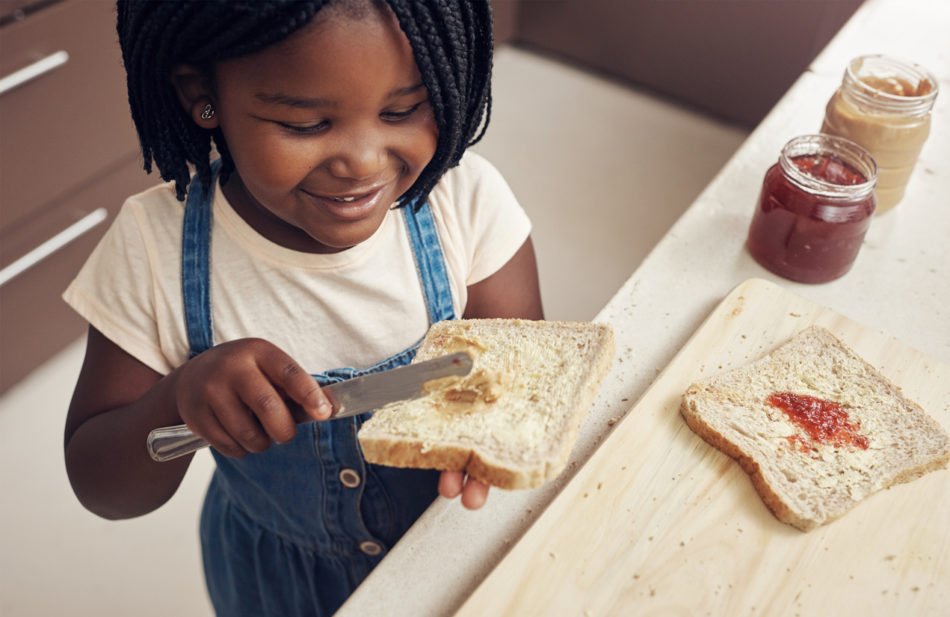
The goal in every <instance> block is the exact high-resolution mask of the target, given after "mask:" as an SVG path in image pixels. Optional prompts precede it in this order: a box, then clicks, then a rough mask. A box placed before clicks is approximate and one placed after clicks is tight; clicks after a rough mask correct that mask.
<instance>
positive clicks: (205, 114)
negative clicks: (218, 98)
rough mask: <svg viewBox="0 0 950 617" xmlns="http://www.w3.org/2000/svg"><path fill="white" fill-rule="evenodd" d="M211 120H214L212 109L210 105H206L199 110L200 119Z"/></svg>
mask: <svg viewBox="0 0 950 617" xmlns="http://www.w3.org/2000/svg"><path fill="white" fill-rule="evenodd" d="M212 118H214V107H213V106H212V105H211V103H207V104H206V105H205V106H204V109H202V110H201V119H202V120H210V119H212Z"/></svg>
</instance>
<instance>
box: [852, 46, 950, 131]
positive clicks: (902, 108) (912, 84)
mask: <svg viewBox="0 0 950 617" xmlns="http://www.w3.org/2000/svg"><path fill="white" fill-rule="evenodd" d="M842 85H843V86H844V90H845V91H846V92H847V93H848V94H850V95H851V96H852V97H853V98H854V99H856V100H857V101H858V102H859V103H861V104H862V105H865V106H867V107H872V108H874V109H877V110H880V111H886V112H892V113H900V114H909V115H913V116H922V115H925V114H927V113H928V112H930V110H931V108H932V107H933V105H934V100H935V99H936V98H937V91H938V89H939V88H938V85H937V78H936V77H934V75H933V73H931V72H930V71H928V70H927V69H926V68H924V67H922V66H921V65H919V64H916V63H914V62H910V61H908V60H903V59H901V58H895V57H892V56H884V55H881V54H874V55H867V56H859V57H857V58H855V59H853V60H851V62H850V63H848V67H847V68H846V69H845V72H844V78H843V79H842Z"/></svg>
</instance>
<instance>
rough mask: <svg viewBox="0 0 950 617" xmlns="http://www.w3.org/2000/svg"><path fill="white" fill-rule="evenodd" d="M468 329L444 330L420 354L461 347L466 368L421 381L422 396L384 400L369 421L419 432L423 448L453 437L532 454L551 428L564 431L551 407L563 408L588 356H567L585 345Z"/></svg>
mask: <svg viewBox="0 0 950 617" xmlns="http://www.w3.org/2000/svg"><path fill="white" fill-rule="evenodd" d="M466 334H467V333H461V332H459V333H456V332H446V333H444V334H442V335H441V336H439V337H438V338H437V339H436V340H434V341H433V345H432V346H430V347H428V348H427V350H426V353H422V352H420V354H419V358H420V359H425V358H428V357H433V356H436V355H442V354H448V353H454V352H457V351H466V352H468V353H469V355H471V356H472V359H473V361H474V366H473V368H472V372H471V373H469V374H468V375H466V376H464V377H443V378H439V379H433V380H431V381H429V382H427V383H426V384H425V386H423V388H424V390H426V392H427V394H426V395H425V396H423V397H422V398H419V399H415V400H412V401H406V402H403V403H394V404H392V405H387V406H386V407H383V408H382V409H379V410H377V411H376V413H375V415H374V418H373V422H374V423H375V425H376V426H377V427H380V426H385V429H386V430H387V431H389V432H390V433H392V434H394V435H406V436H412V437H415V438H417V439H420V440H421V441H422V442H423V444H424V445H423V448H422V452H426V451H427V450H428V449H429V447H430V444H433V443H438V442H446V441H450V440H451V441H466V440H472V441H484V440H488V441H494V440H497V441H498V442H499V444H502V443H504V444H507V445H506V446H499V447H509V448H513V449H514V450H516V451H517V452H518V454H517V456H519V457H524V458H526V459H527V458H529V457H531V456H537V454H535V453H534V452H535V451H536V450H537V449H538V448H544V447H546V444H547V443H548V442H549V440H548V439H547V436H548V435H550V434H552V433H559V432H561V431H563V430H564V427H563V425H562V424H561V422H562V420H563V418H562V416H561V414H560V413H559V412H555V410H562V409H565V408H567V407H568V400H569V399H570V397H571V392H572V389H571V387H570V384H571V383H574V382H576V381H577V380H578V379H579V378H580V375H581V373H583V371H585V370H586V363H583V362H577V361H576V360H573V359H572V356H576V355H578V354H579V355H581V356H583V355H584V353H585V352H586V351H587V348H586V346H585V345H584V344H578V343H576V342H571V341H570V340H562V339H560V338H558V337H556V336H553V337H550V338H548V337H536V338H535V337H532V338H530V339H527V338H526V339H525V340H524V341H511V340H506V341H503V342H502V341H497V342H494V344H493V343H492V342H489V341H484V340H480V339H479V337H474V336H470V335H466ZM572 360H573V361H572ZM542 401H543V403H542Z"/></svg>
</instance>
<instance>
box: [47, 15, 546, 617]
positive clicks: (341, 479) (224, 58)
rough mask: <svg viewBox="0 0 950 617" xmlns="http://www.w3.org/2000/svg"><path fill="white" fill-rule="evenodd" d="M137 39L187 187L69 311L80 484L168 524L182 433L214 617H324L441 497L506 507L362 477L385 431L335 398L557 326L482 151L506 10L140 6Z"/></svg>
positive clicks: (97, 273)
mask: <svg viewBox="0 0 950 617" xmlns="http://www.w3.org/2000/svg"><path fill="white" fill-rule="evenodd" d="M118 32H119V40H120V43H121V46H122V52H123V59H124V62H125V67H126V70H127V73H128V85H129V101H130V104H131V109H132V116H133V119H134V121H135V124H136V127H137V129H138V132H139V136H140V139H141V143H142V150H143V154H144V157H145V168H146V170H150V168H151V163H152V161H154V162H155V164H156V166H157V167H158V169H159V170H160V171H161V175H162V178H163V179H165V180H167V181H169V182H168V183H166V184H162V185H159V186H156V187H154V188H152V189H150V190H148V191H145V192H144V193H141V194H139V195H135V196H133V197H131V198H130V199H129V200H128V201H127V202H126V204H125V205H124V206H123V208H122V210H121V212H120V214H119V215H118V217H117V218H116V221H115V223H114V224H113V226H112V227H111V228H110V230H109V232H108V233H107V235H106V237H105V238H104V239H103V241H102V242H101V244H100V245H99V247H98V248H97V249H96V250H95V252H94V253H93V255H92V256H91V257H90V259H89V261H88V263H87V264H86V265H85V266H84V267H83V269H82V271H81V272H80V274H79V276H78V277H77V278H76V280H75V281H74V282H73V283H72V284H71V285H70V287H69V289H68V290H67V291H66V293H65V296H64V297H65V298H66V300H67V301H68V302H69V303H70V304H71V305H72V306H73V307H74V308H75V309H76V310H77V311H78V312H79V313H80V314H82V315H83V316H84V317H85V318H86V319H88V321H89V322H90V328H89V337H88V343H87V350H86V358H85V362H84V364H83V367H82V371H81V374H80V376H79V382H78V385H77V386H76V391H75V393H74V396H73V401H72V404H71V405H70V409H69V415H68V418H67V421H66V430H65V454H66V464H67V469H68V472H69V477H70V481H71V483H72V486H73V489H74V491H75V493H76V495H77V497H78V498H79V499H80V501H81V502H82V503H83V504H84V505H85V506H86V507H87V508H88V509H89V510H91V511H93V512H95V513H97V514H99V515H101V516H103V517H106V518H116V519H118V518H127V517H133V516H138V515H141V514H144V513H146V512H150V511H152V510H154V509H156V508H158V507H160V506H161V505H162V504H163V503H164V502H166V501H167V500H168V499H169V498H170V497H171V496H172V495H173V494H174V492H175V491H176V489H177V487H178V485H179V483H180V482H181V480H182V478H183V476H184V474H185V472H186V470H187V468H188V465H189V463H190V457H187V458H182V459H177V460H174V461H171V462H166V463H156V462H153V461H152V460H151V459H149V457H148V455H147V454H146V448H145V443H146V436H147V434H148V433H149V431H150V430H151V429H153V428H156V427H160V426H167V425H172V424H178V423H181V422H185V423H187V424H188V425H189V426H190V427H191V428H192V430H194V431H195V432H196V433H198V434H199V435H201V436H203V437H205V438H206V439H207V440H208V441H209V442H210V443H211V444H212V446H213V450H212V453H213V455H214V458H215V461H216V464H217V469H216V471H215V474H214V476H213V479H212V482H211V485H210V487H209V489H208V494H207V497H206V501H205V506H204V509H203V511H202V516H201V542H202V550H203V558H204V564H205V571H206V580H207V585H208V589H209V593H210V595H211V599H212V602H213V604H214V606H215V609H216V610H217V611H218V612H219V613H220V614H222V615H280V616H288V615H329V614H331V613H332V612H333V611H335V610H336V608H337V607H338V606H340V604H342V602H343V601H344V600H345V599H346V597H347V595H348V594H349V593H350V592H351V591H352V590H353V589H354V588H355V586H356V585H358V584H359V582H360V581H361V580H362V579H363V578H364V577H365V576H366V575H367V574H368V573H369V571H370V570H371V569H372V568H373V566H374V565H375V564H377V563H378V562H379V561H380V559H381V558H382V556H383V555H384V554H385V552H386V550H387V549H388V548H389V547H391V546H392V545H393V544H394V543H395V542H396V540H397V539H398V538H399V537H400V536H401V535H402V534H403V533H404V532H405V531H406V529H407V528H408V527H409V526H410V525H411V524H412V522H413V521H414V520H415V519H416V518H417V517H418V516H419V515H420V514H421V513H422V511H423V510H424V509H425V508H426V507H427V505H428V504H429V503H430V502H431V501H432V499H433V498H435V496H436V495H437V494H441V495H443V496H445V497H455V496H458V495H459V494H461V497H462V503H463V504H464V505H465V506H466V507H469V508H477V507H479V506H480V505H481V504H482V503H483V502H484V500H485V496H486V492H487V488H486V487H485V486H484V485H481V484H480V483H478V482H474V481H464V479H463V477H462V475H461V474H460V473H458V472H454V473H452V472H446V473H443V474H441V476H440V475H439V474H438V473H434V472H429V471H419V470H403V469H394V468H386V467H378V466H373V465H368V464H367V463H366V462H365V461H364V460H363V459H362V456H361V454H360V451H359V446H358V443H357V440H356V432H357V430H358V428H359V426H360V424H361V423H362V421H363V420H365V417H359V418H351V419H345V420H327V418H328V417H329V415H330V413H331V409H330V407H329V404H328V403H327V400H326V398H325V397H324V396H323V394H322V392H321V389H320V387H319V384H326V383H329V382H333V381H339V380H342V379H346V378H349V377H352V376H355V375H359V374H363V373H368V372H375V371H382V370H386V369H388V368H391V367H394V366H398V365H401V364H405V363H407V362H409V360H410V359H411V358H412V356H413V354H414V352H415V349H416V346H417V344H418V342H419V341H420V339H421V338H422V337H423V336H424V335H425V333H426V330H427V328H428V327H429V325H430V324H432V323H433V322H435V321H437V320H441V319H454V318H459V317H465V318H476V317H524V318H530V319H541V318H542V312H541V303H540V299H539V293H538V283H537V271H536V266H535V260H534V253H533V250H532V247H531V242H530V238H529V235H528V233H529V227H530V224H529V222H528V219H527V217H526V216H525V214H524V212H523V211H522V210H521V208H520V206H519V205H518V204H517V202H516V200H515V199H514V197H513V195H512V194H511V192H510V190H509V189H508V187H507V185H506V184H505V182H504V181H503V179H502V178H501V177H500V175H499V174H498V173H497V171H495V170H494V168H492V167H491V166H490V165H489V164H488V163H487V162H486V161H485V160H483V159H481V158H479V157H478V156H477V155H475V154H473V153H468V154H464V153H465V150H466V149H467V147H468V146H469V145H471V144H472V143H474V142H475V141H477V140H478V138H479V137H480V136H481V132H483V131H484V126H483V125H484V124H485V123H486V122H487V119H488V112H489V107H490V93H489V79H490V69H491V15H490V11H489V6H488V0H484V1H480V2H476V1H473V0H443V1H440V2H435V1H429V2H419V1H413V0H388V2H382V1H381V0H337V1H333V0H330V1H326V2H224V1H207V0H206V1H169V0H155V1H142V0H120V1H119V3H118ZM212 141H213V142H214V146H215V149H216V152H217V154H214V155H213V154H212V148H211V144H212ZM189 165H191V166H193V169H194V170H195V174H194V177H193V178H192V177H190V172H189ZM337 367H343V368H337ZM312 373H313V375H312V376H311V374H312ZM301 409H302V410H303V411H304V412H305V413H306V414H309V416H310V417H312V418H313V419H314V420H318V422H310V423H307V424H301V425H297V424H295V422H294V420H293V417H292V414H293V413H294V412H295V411H298V412H299V411H300V410H301Z"/></svg>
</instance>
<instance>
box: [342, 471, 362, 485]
mask: <svg viewBox="0 0 950 617" xmlns="http://www.w3.org/2000/svg"><path fill="white" fill-rule="evenodd" d="M340 482H342V483H343V486H345V487H346V488H356V487H357V486H359V485H360V474H359V473H357V472H356V470H353V469H349V468H347V469H344V470H343V471H341V472H340Z"/></svg>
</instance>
